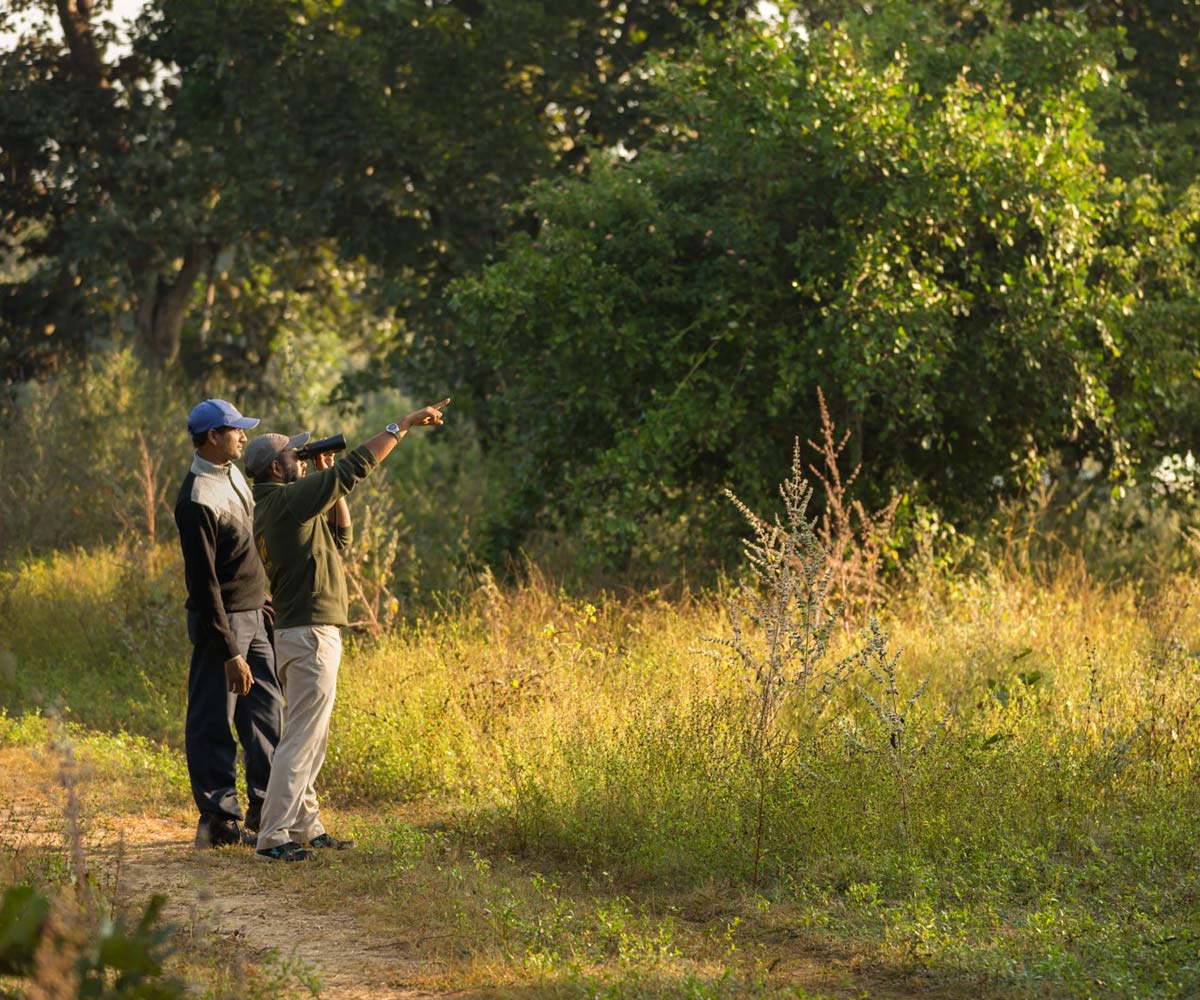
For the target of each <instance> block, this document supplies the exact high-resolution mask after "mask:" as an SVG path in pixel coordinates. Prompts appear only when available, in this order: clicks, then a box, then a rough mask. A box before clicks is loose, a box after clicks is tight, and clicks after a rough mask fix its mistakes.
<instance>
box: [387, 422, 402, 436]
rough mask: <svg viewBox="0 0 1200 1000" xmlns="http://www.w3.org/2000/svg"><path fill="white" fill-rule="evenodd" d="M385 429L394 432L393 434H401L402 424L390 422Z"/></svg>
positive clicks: (390, 432)
mask: <svg viewBox="0 0 1200 1000" xmlns="http://www.w3.org/2000/svg"><path fill="white" fill-rule="evenodd" d="M384 430H385V431H387V432H388V433H389V434H393V435H394V434H399V433H400V425H399V424H388V425H387V426H386V427H385V428H384Z"/></svg>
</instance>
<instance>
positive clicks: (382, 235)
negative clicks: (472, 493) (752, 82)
mask: <svg viewBox="0 0 1200 1000" xmlns="http://www.w3.org/2000/svg"><path fill="white" fill-rule="evenodd" d="M107 6H108V5H107V2H106V0H99V2H97V3H96V4H95V6H93V4H92V0H56V5H55V6H54V8H53V14H51V13H50V5H49V4H48V2H47V0H42V2H40V3H37V2H35V0H19V2H18V4H17V5H16V7H15V8H14V14H18V13H29V12H32V11H35V10H41V11H42V12H43V17H42V20H41V22H38V23H37V24H36V25H35V27H34V29H32V30H28V31H26V32H25V33H24V34H23V35H22V37H21V38H20V39H19V41H18V43H17V44H16V45H15V46H14V47H13V48H12V50H11V51H8V52H5V53H3V55H2V56H0V82H3V84H4V86H5V89H6V92H7V93H9V94H11V95H13V97H12V99H11V100H6V103H5V110H4V116H5V117H4V120H3V122H0V124H2V125H3V133H4V143H3V149H2V151H0V168H2V169H3V171H4V175H5V177H6V185H5V188H4V190H3V195H2V197H3V202H2V204H0V210H2V211H3V216H4V219H5V227H6V229H7V231H8V233H9V234H10V240H9V247H8V256H9V257H10V266H9V271H8V274H7V277H6V279H5V285H4V289H3V293H4V295H5V299H6V309H5V322H4V328H3V330H4V332H3V338H4V340H3V343H0V348H2V349H3V352H4V356H5V357H6V358H7V365H8V375H9V377H10V378H12V377H23V376H25V375H28V374H31V373H33V372H36V371H37V370H38V367H39V365H44V364H46V363H48V362H49V360H50V359H51V358H52V357H54V356H57V353H58V352H60V351H63V350H66V351H75V352H79V351H83V350H86V349H87V348H88V346H89V344H91V343H93V342H94V341H96V340H97V339H100V340H104V339H107V337H108V336H109V335H111V334H112V332H113V328H114V326H115V325H117V323H118V321H119V320H121V319H122V318H124V320H125V322H126V324H127V325H128V326H130V327H131V328H133V329H134V331H135V333H136V339H137V340H138V343H139V345H140V347H141V349H142V352H143V354H144V355H145V356H146V357H147V358H148V359H149V360H152V361H154V362H155V363H156V364H159V365H162V364H170V363H172V362H173V361H174V360H175V359H176V358H177V356H178V353H179V350H180V345H181V342H182V340H184V339H186V338H187V336H188V334H189V331H190V332H191V333H192V334H194V335H197V336H198V335H200V334H201V333H202V332H203V331H204V330H205V329H206V327H205V325H204V324H205V322H206V321H207V322H208V323H209V325H210V326H211V321H212V319H213V316H214V313H216V314H219V312H220V306H219V305H218V306H217V307H216V308H215V310H214V308H213V306H212V305H211V304H207V305H204V306H203V307H202V308H201V309H200V310H196V309H195V307H196V306H199V305H201V303H202V302H203V301H204V299H205V298H206V297H207V293H208V291H209V290H210V289H212V290H218V289H219V280H218V281H214V280H212V279H213V277H214V276H215V277H216V278H218V279H219V278H220V273H221V268H219V267H218V266H217V262H218V261H219V260H222V259H226V258H228V257H229V254H230V251H231V250H236V249H237V248H239V247H245V246H246V245H251V246H253V247H254V249H255V252H256V253H261V252H262V251H263V249H264V248H267V247H271V246H277V247H279V248H280V252H282V253H283V254H284V255H285V256H287V255H291V256H295V255H297V254H299V255H304V254H306V253H309V252H310V248H313V247H315V246H318V245H319V246H322V247H333V248H334V249H335V251H336V253H337V254H338V255H339V256H341V257H342V258H343V259H345V260H347V261H350V262H352V263H353V266H355V267H356V268H359V267H363V266H366V267H367V268H368V270H369V271H370V272H371V277H372V279H373V287H372V288H371V289H369V291H370V292H371V293H374V292H381V293H383V295H384V300H383V301H384V303H385V306H386V308H387V309H389V310H390V311H394V312H396V313H398V315H399V317H400V319H401V326H400V329H401V334H402V340H401V343H400V344H399V345H397V346H398V347H403V350H402V351H399V352H398V354H397V357H396V358H393V362H396V363H398V362H399V359H400V356H401V355H403V356H404V357H407V358H409V360H410V362H411V363H410V364H409V371H410V372H415V371H420V372H421V373H422V375H423V376H424V377H425V378H427V379H429V380H431V381H440V380H442V379H444V378H445V377H446V376H447V375H448V374H450V373H453V375H454V376H455V381H456V383H458V382H459V381H460V379H461V378H462V372H463V370H464V368H466V369H468V372H467V375H466V379H467V381H468V382H470V381H471V380H472V379H473V378H474V379H475V380H476V381H479V382H480V385H481V391H482V386H483V382H484V381H485V380H484V378H483V375H482V373H476V375H475V376H473V375H472V373H471V372H470V370H469V362H470V360H471V359H470V355H469V353H468V352H466V351H465V350H463V349H462V347H461V344H459V343H458V342H457V340H456V339H455V337H454V332H453V330H452V329H451V328H450V327H449V326H448V324H447V323H446V320H445V317H444V316H443V314H442V311H441V307H440V304H439V303H440V292H441V289H442V288H443V287H444V285H445V283H446V281H447V280H449V278H451V277H453V276H455V275H458V274H462V273H464V272H466V271H468V270H470V269H471V268H474V267H476V266H478V264H480V263H481V262H482V261H483V260H484V259H485V258H486V256H487V254H488V253H489V252H490V250H491V248H492V247H493V246H494V245H495V243H496V242H497V241H498V240H499V239H500V238H501V237H502V236H503V235H506V234H507V232H509V231H510V229H511V227H512V226H514V225H515V226H520V225H524V224H526V223H525V220H523V219H522V218H521V217H520V214H519V213H516V214H512V213H509V212H508V211H507V208H506V206H507V205H508V204H509V203H512V202H516V201H518V200H519V198H520V195H521V192H522V190H523V188H524V186H525V185H526V184H527V183H528V182H529V181H530V180H531V179H533V178H535V177H538V176H543V175H547V174H550V173H553V172H554V171H555V170H557V169H560V167H561V168H562V169H570V168H572V167H575V166H579V165H581V164H582V163H583V162H584V160H583V151H584V147H583V146H582V145H581V144H580V142H579V140H580V136H581V133H582V131H583V130H584V129H585V128H586V129H587V130H588V132H589V134H590V135H591V136H592V137H593V141H595V142H597V143H599V144H601V145H605V144H610V143H617V142H620V141H622V140H626V141H630V137H631V136H634V135H636V134H637V133H638V132H639V130H640V129H643V128H644V125H643V122H642V118H643V115H642V112H641V110H640V109H639V100H640V96H639V95H640V93H641V89H642V82H641V78H640V75H639V74H638V73H637V72H636V68H637V66H638V65H639V64H640V63H641V61H642V60H643V59H644V57H645V56H646V55H647V54H648V53H651V52H669V51H671V50H672V49H673V48H674V47H675V46H677V45H679V44H680V43H682V42H684V41H686V40H688V39H689V38H690V37H691V35H692V33H693V32H695V31H698V30H720V29H721V28H722V26H723V25H724V24H725V23H727V22H728V20H730V19H731V18H736V17H738V16H740V14H741V12H742V10H743V9H744V8H745V7H746V6H747V2H746V0H719V2H712V0H634V2H629V3H620V4H616V3H608V2H602V3H594V2H590V0H572V2H570V3H561V4H555V5H550V6H549V7H547V5H544V4H542V3H538V2H533V0H505V2H503V3H501V2H498V0H494V2H484V0H452V2H439V3H436V4H430V3H425V2H423V0H366V2H362V3H356V4H343V3H341V2H339V0H253V2H244V0H237V2H235V0H212V2H209V3H203V4H198V3H194V2H190V0H154V2H152V3H150V4H149V5H148V8H147V12H146V13H145V15H144V16H143V17H142V18H141V19H140V20H139V21H138V23H137V24H136V26H135V27H134V30H133V32H132V37H131V39H130V46H129V49H128V51H127V52H126V53H125V54H122V55H116V54H114V53H115V51H116V50H115V49H114V45H113V43H114V41H115V29H114V28H113V27H112V25H111V24H110V23H109V21H108V20H106V19H105V17H104V16H103V15H104V12H105V11H106V10H107ZM9 16H10V17H11V16H12V15H9ZM51 17H53V19H54V20H56V21H57V22H58V24H59V25H60V27H61V28H62V31H63V40H62V41H59V40H57V39H56V38H55V37H54V34H53V32H51V31H50V30H49V27H50V24H49V22H50V19H51ZM244 257H245V255H244V254H242V255H241V256H240V257H239V259H244ZM264 263H265V264H267V266H269V264H270V262H269V261H266V262H264ZM202 276H206V277H207V280H206V281H205V292H204V293H202V294H200V295H197V292H196V284H197V281H198V280H199V279H200V278H201V277H202ZM189 317H190V318H189ZM189 324H190V325H189ZM31 329H36V330H37V331H39V333H40V334H48V335H47V336H44V337H42V336H39V337H38V338H30V337H29V335H28V334H29V331H30V330H31ZM386 381H393V379H392V378H387V379H386Z"/></svg>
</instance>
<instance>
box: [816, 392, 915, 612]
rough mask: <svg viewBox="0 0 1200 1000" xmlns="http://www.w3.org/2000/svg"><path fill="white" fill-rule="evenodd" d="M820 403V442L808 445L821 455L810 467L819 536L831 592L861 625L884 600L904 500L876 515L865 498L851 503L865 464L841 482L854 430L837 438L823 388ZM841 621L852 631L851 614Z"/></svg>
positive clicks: (895, 502) (818, 397) (897, 500)
mask: <svg viewBox="0 0 1200 1000" xmlns="http://www.w3.org/2000/svg"><path fill="white" fill-rule="evenodd" d="M817 402H818V404H819V407H820V413H821V434H820V442H819V443H818V442H817V441H813V440H812V439H809V441H808V445H809V447H810V448H812V449H813V450H814V451H815V452H816V453H817V454H818V455H819V456H820V464H815V463H810V464H809V466H808V468H809V470H810V471H811V472H812V474H813V475H814V476H816V478H817V480H818V481H819V482H820V483H821V486H822V490H823V493H824V499H825V512H824V515H823V516H822V517H821V518H820V519H819V521H818V526H817V530H816V533H817V537H818V538H819V539H820V541H821V544H822V546H824V548H825V552H826V565H827V567H828V569H829V578H830V587H831V589H832V590H833V593H834V594H836V595H837V598H838V600H839V601H840V602H841V603H842V605H843V606H844V607H845V608H846V609H847V610H849V611H850V612H852V616H853V617H855V618H857V619H858V620H860V621H861V620H862V618H863V617H866V618H869V617H870V616H871V615H873V614H875V613H876V611H877V610H878V609H879V606H880V604H881V603H882V601H883V599H884V597H885V586H884V579H883V561H884V557H885V555H886V554H887V553H888V552H889V550H890V548H891V539H892V532H893V529H894V528H895V524H896V509H897V507H898V506H899V503H900V498H899V497H893V498H892V500H891V502H890V503H888V504H887V505H886V506H884V507H882V508H881V509H880V510H877V511H875V512H874V513H868V511H867V509H866V507H865V506H864V505H863V503H862V501H861V500H852V499H850V492H851V487H853V485H854V483H855V481H856V480H857V479H858V474H859V472H860V471H861V470H862V463H859V464H858V465H856V466H855V467H854V469H853V471H852V472H851V473H850V474H849V475H848V476H846V477H845V478H844V479H843V478H842V473H841V462H842V454H843V452H844V451H845V450H846V445H847V444H848V443H849V441H850V431H848V430H847V431H846V432H845V433H843V434H842V435H841V436H840V437H839V436H838V431H837V426H836V425H835V424H834V422H833V418H832V417H830V415H829V407H828V406H827V405H826V403H825V393H824V392H822V391H821V389H820V388H819V387H818V388H817ZM843 621H844V623H845V626H846V628H847V630H849V629H850V628H852V622H851V616H849V615H848V616H846V617H845V618H844V619H843Z"/></svg>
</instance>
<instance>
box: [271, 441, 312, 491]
mask: <svg viewBox="0 0 1200 1000" xmlns="http://www.w3.org/2000/svg"><path fill="white" fill-rule="evenodd" d="M275 461H277V462H278V463H279V468H280V473H281V475H282V476H283V481H284V482H285V483H294V482H295V481H296V480H297V479H301V478H303V476H304V473H305V471H306V470H305V466H304V463H303V462H301V461H300V459H298V458H297V457H296V449H295V448H289V449H288V450H287V451H285V452H283V453H282V454H280V456H279V457H278V458H277V459H276V460H275Z"/></svg>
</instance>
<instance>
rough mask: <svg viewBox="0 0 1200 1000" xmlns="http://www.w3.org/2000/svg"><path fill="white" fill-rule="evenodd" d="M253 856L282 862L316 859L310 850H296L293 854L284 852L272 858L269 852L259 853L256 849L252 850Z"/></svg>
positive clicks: (291, 862) (289, 862)
mask: <svg viewBox="0 0 1200 1000" xmlns="http://www.w3.org/2000/svg"><path fill="white" fill-rule="evenodd" d="M254 857H255V858H256V859H257V860H259V861H282V862H283V863H284V864H295V863H298V862H301V861H316V860H317V856H316V854H314V853H313V852H312V851H309V850H305V851H303V852H301V851H297V852H296V853H295V854H284V855H280V856H279V857H278V858H273V857H271V855H269V854H261V853H259V852H258V851H255V852H254Z"/></svg>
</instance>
